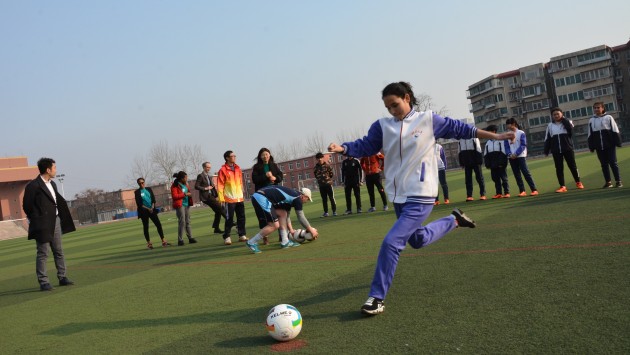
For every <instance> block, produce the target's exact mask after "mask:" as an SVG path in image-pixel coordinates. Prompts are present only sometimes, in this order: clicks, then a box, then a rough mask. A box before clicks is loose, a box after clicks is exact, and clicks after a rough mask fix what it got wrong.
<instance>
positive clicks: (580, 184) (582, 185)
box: [575, 182, 584, 190]
mask: <svg viewBox="0 0 630 355" xmlns="http://www.w3.org/2000/svg"><path fill="white" fill-rule="evenodd" d="M575 187H577V188H578V189H580V190H582V189H583V188H584V184H582V183H581V182H576V183H575Z"/></svg>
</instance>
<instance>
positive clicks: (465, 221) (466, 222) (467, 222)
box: [452, 208, 477, 228]
mask: <svg viewBox="0 0 630 355" xmlns="http://www.w3.org/2000/svg"><path fill="white" fill-rule="evenodd" d="M452 215H453V216H455V219H456V220H457V226H458V227H469V228H475V227H476V226H477V225H476V224H475V221H473V220H472V219H470V217H468V216H466V215H465V214H464V211H462V210H460V209H459V208H456V209H454V210H453V212H452Z"/></svg>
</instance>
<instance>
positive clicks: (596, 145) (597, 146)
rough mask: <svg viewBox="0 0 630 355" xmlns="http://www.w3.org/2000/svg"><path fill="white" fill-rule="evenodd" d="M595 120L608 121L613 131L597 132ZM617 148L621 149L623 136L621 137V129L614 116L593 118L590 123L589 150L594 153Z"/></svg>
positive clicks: (603, 130) (602, 130)
mask: <svg viewBox="0 0 630 355" xmlns="http://www.w3.org/2000/svg"><path fill="white" fill-rule="evenodd" d="M595 118H600V119H602V120H607V124H608V125H610V126H611V129H601V130H596V128H595V122H593V120H594V119H595ZM615 146H617V147H621V135H619V128H618V127H617V124H616V123H615V120H614V119H613V118H612V116H610V115H606V116H604V117H592V118H591V119H590V121H589V123H588V149H589V150H590V151H591V152H593V151H595V150H604V149H608V148H612V147H615Z"/></svg>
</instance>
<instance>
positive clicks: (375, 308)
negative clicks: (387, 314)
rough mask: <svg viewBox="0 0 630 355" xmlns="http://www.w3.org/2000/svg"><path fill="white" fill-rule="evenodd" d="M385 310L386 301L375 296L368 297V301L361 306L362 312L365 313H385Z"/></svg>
mask: <svg viewBox="0 0 630 355" xmlns="http://www.w3.org/2000/svg"><path fill="white" fill-rule="evenodd" d="M383 311H385V302H383V300H381V299H378V298H375V297H368V299H367V301H365V303H364V304H363V306H361V313H364V314H369V315H377V314H379V313H383Z"/></svg>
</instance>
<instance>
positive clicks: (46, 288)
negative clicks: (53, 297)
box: [39, 283, 54, 291]
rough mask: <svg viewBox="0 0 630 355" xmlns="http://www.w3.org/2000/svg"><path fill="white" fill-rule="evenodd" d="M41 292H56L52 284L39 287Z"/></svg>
mask: <svg viewBox="0 0 630 355" xmlns="http://www.w3.org/2000/svg"><path fill="white" fill-rule="evenodd" d="M39 290H40V291H52V290H54V288H53V287H52V285H51V284H49V283H45V284H41V285H39Z"/></svg>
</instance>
